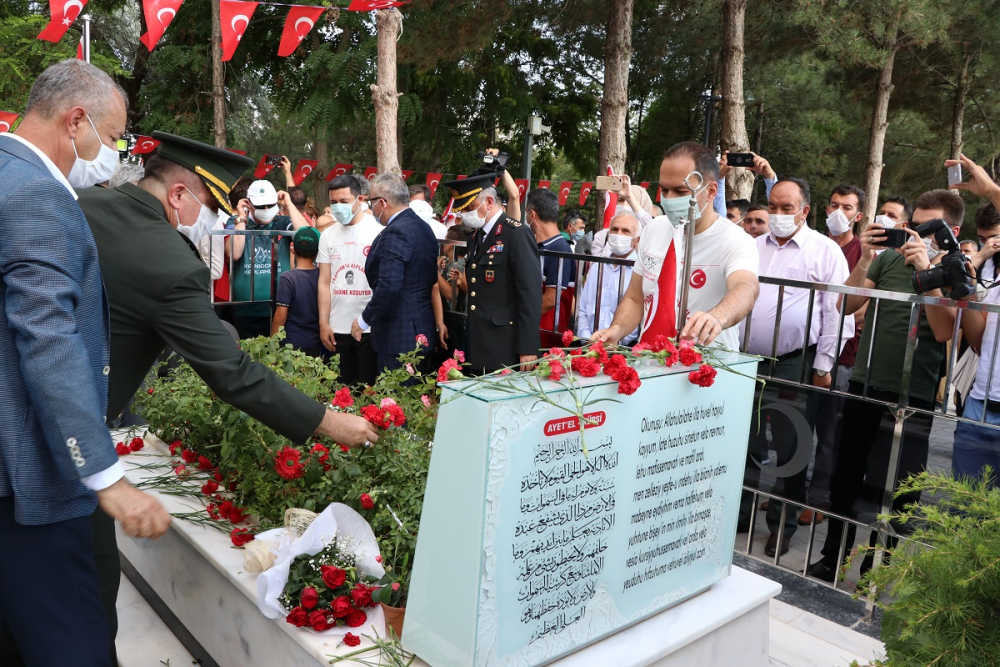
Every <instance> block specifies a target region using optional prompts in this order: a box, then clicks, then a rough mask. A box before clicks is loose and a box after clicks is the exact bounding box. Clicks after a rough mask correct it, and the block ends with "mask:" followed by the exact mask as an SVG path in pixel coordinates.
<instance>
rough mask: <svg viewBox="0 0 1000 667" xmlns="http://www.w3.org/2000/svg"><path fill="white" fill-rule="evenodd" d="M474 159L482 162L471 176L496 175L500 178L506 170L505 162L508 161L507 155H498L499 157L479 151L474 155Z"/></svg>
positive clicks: (508, 155) (508, 156)
mask: <svg viewBox="0 0 1000 667" xmlns="http://www.w3.org/2000/svg"><path fill="white" fill-rule="evenodd" d="M476 157H477V158H479V159H480V160H482V161H483V163H482V164H481V165H480V166H479V168H478V169H476V171H475V174H473V175H476V176H478V175H482V174H496V175H497V176H500V175H501V174H503V172H504V171H505V170H506V169H507V161H508V160H510V154H509V153H500V154H499V155H490V154H488V153H486V152H485V151H479V152H478V153H476Z"/></svg>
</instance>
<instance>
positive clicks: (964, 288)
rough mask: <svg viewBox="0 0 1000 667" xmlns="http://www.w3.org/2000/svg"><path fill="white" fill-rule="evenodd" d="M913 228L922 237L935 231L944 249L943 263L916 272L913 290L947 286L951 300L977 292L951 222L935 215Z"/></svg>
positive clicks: (927, 289)
mask: <svg viewBox="0 0 1000 667" xmlns="http://www.w3.org/2000/svg"><path fill="white" fill-rule="evenodd" d="M913 231H915V232H916V233H917V234H918V235H919V236H920V237H921V238H927V237H928V236H931V235H932V234H933V235H934V242H935V243H936V244H937V247H938V248H940V249H941V250H942V251H944V252H945V256H944V258H943V259H942V260H941V263H940V264H938V265H937V266H934V267H931V268H929V269H926V270H925V271H917V272H916V273H914V274H913V289H914V290H915V291H916V292H917V293H918V294H923V293H924V292H929V291H931V290H933V289H939V288H941V287H948V288H950V290H951V298H952V299H961V298H963V297H966V296H969V295H970V294H974V293H975V291H976V285H975V283H974V282H973V281H972V278H971V276H969V271H968V269H967V268H966V266H965V263H966V262H967V261H968V258H966V256H965V255H963V254H962V251H961V249H960V248H959V245H958V239H956V238H955V233H954V232H952V231H951V227H949V226H948V223H947V222H945V221H944V220H942V219H941V218H935V219H934V220H931V221H930V222H926V223H924V224H922V225H920V226H919V227H915V228H914V230H913Z"/></svg>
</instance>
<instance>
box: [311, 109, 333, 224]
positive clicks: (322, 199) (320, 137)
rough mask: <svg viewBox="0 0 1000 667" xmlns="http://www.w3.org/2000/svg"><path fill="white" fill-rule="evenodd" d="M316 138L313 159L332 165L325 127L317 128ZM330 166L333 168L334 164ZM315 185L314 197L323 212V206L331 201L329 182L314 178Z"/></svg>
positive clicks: (325, 165) (324, 164)
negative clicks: (328, 189) (328, 191)
mask: <svg viewBox="0 0 1000 667" xmlns="http://www.w3.org/2000/svg"><path fill="white" fill-rule="evenodd" d="M315 139H316V143H315V151H314V152H313V156H314V157H313V159H314V160H316V161H317V162H319V163H320V164H321V165H323V167H328V166H330V142H329V141H327V138H326V128H325V127H322V128H316V135H315ZM330 168H331V169H332V166H331V167H330ZM324 176H325V174H324ZM313 185H314V186H315V187H314V188H313V199H315V200H316V208H318V209H319V210H320V211H321V212H322V210H323V208H324V207H325V206H326V205H327V204H328V203H329V202H330V198H329V197H328V196H327V194H326V193H327V189H326V186H327V182H326V181H325V180H323V179H322V178H314V179H313Z"/></svg>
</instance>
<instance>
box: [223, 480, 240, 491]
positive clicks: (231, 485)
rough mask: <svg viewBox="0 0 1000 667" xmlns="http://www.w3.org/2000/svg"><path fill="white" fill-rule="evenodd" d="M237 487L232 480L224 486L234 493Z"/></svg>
mask: <svg viewBox="0 0 1000 667" xmlns="http://www.w3.org/2000/svg"><path fill="white" fill-rule="evenodd" d="M237 486H238V485H237V484H236V481H235V480H233V481H232V482H230V483H229V484H228V485H226V488H227V489H229V490H230V491H235V490H236V487H237Z"/></svg>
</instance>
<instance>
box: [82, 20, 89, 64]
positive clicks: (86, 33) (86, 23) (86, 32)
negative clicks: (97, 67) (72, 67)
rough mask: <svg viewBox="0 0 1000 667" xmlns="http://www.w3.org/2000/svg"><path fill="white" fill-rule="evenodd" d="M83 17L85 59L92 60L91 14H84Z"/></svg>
mask: <svg viewBox="0 0 1000 667" xmlns="http://www.w3.org/2000/svg"><path fill="white" fill-rule="evenodd" d="M80 18H81V19H83V59H84V61H85V62H88V63H89V62H90V14H84V15H83V16H81V17H80Z"/></svg>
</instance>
